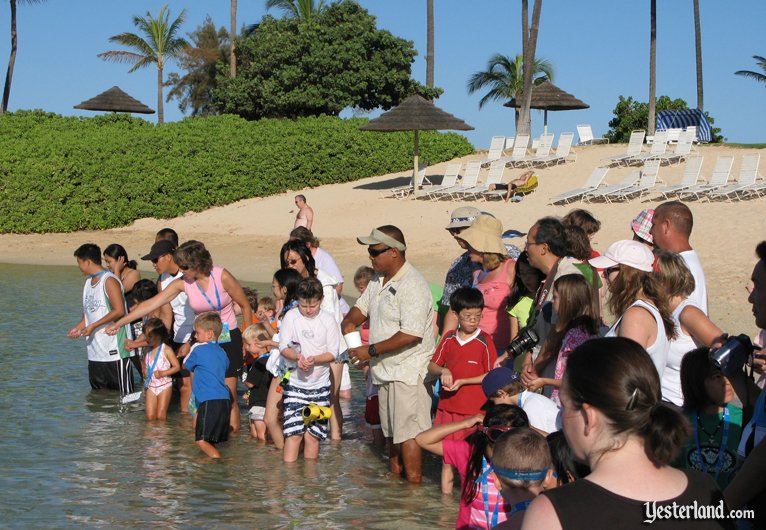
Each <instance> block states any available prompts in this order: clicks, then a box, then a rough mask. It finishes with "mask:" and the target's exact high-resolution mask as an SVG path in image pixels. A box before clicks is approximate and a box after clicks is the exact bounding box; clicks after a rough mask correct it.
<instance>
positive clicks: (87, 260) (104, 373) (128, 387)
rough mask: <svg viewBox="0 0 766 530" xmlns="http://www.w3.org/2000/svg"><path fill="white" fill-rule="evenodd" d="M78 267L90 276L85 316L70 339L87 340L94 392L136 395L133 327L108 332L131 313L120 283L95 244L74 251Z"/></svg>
mask: <svg viewBox="0 0 766 530" xmlns="http://www.w3.org/2000/svg"><path fill="white" fill-rule="evenodd" d="M74 256H75V257H76V258H77V266H78V267H79V268H80V271H81V272H82V273H83V274H84V275H85V276H86V278H87V279H86V280H85V286H84V287H83V298H82V306H83V316H82V318H81V319H80V322H78V323H77V325H76V326H75V327H73V328H72V329H70V330H69V333H68V336H69V337H70V338H73V339H75V338H78V337H86V348H87V352H88V378H89V381H90V386H91V388H93V389H94V390H98V389H102V388H108V389H112V390H119V391H120V394H122V395H125V394H129V393H130V392H133V372H132V371H131V363H130V359H129V357H130V356H131V353H130V351H129V350H128V349H127V348H126V347H125V340H126V339H129V338H131V337H130V326H123V327H122V328H120V330H119V332H118V333H117V334H116V335H114V336H110V335H107V334H106V333H105V331H104V330H105V328H106V326H107V325H108V324H111V323H112V322H115V321H116V320H119V319H120V318H122V317H123V316H125V314H126V313H127V311H126V307H125V299H124V296H123V289H122V284H121V283H120V280H119V279H118V278H117V277H116V276H115V275H114V274H112V273H111V272H108V271H106V270H104V268H103V267H102V266H101V249H100V248H99V247H98V246H97V245H94V244H92V243H86V244H84V245H81V246H80V247H79V248H78V249H77V250H75V252H74Z"/></svg>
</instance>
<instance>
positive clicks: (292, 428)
mask: <svg viewBox="0 0 766 530" xmlns="http://www.w3.org/2000/svg"><path fill="white" fill-rule="evenodd" d="M283 395H284V400H283V402H282V407H283V409H284V415H285V423H284V428H283V432H284V434H285V438H288V437H290V436H296V435H298V434H301V435H302V434H303V433H304V432H306V431H307V430H308V433H309V434H310V435H311V436H313V437H314V438H317V439H319V440H326V439H327V420H322V421H312V422H311V423H309V424H308V425H306V424H304V422H303V415H302V412H303V407H305V406H306V405H310V404H312V403H313V404H315V405H319V406H320V407H329V406H330V385H327V386H325V387H322V388H316V389H307V388H299V387H296V386H293V385H291V384H288V385H287V386H285V389H284V394H283Z"/></svg>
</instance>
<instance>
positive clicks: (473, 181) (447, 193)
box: [430, 160, 481, 200]
mask: <svg viewBox="0 0 766 530" xmlns="http://www.w3.org/2000/svg"><path fill="white" fill-rule="evenodd" d="M480 172H481V160H471V161H470V162H468V163H467V164H466V165H465V173H464V174H463V179H462V181H461V183H460V184H459V185H457V186H453V187H451V188H446V189H443V190H441V191H436V190H434V191H433V192H431V195H432V196H431V197H430V198H431V199H433V200H439V199H444V198H447V199H452V198H453V197H456V196H457V195H455V194H458V193H460V192H462V191H465V190H467V189H470V188H473V187H475V186H476V185H477V184H478V182H479V173H480Z"/></svg>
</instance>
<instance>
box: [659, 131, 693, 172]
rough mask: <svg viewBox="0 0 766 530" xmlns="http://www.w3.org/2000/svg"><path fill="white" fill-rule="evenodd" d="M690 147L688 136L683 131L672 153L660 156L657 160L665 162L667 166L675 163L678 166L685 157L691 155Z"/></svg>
mask: <svg viewBox="0 0 766 530" xmlns="http://www.w3.org/2000/svg"><path fill="white" fill-rule="evenodd" d="M692 145H693V144H692V141H691V138H690V136H689V135H688V134H687V133H686V132H685V131H682V132H681V136H680V137H679V139H678V143H677V144H676V147H675V149H674V150H673V152H672V153H665V154H662V155H660V156H658V157H657V158H658V159H659V160H660V162H667V163H668V164H670V163H671V162H676V163H677V164H680V163H681V162H682V161H684V160H686V157H687V156H689V153H691V151H692Z"/></svg>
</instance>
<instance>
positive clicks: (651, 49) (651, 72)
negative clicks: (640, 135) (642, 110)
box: [646, 0, 657, 135]
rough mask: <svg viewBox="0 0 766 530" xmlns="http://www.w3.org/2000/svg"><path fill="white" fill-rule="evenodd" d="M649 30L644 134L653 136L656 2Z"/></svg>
mask: <svg viewBox="0 0 766 530" xmlns="http://www.w3.org/2000/svg"><path fill="white" fill-rule="evenodd" d="M650 19H651V20H650V30H649V120H648V123H647V125H646V134H647V135H654V128H655V121H656V112H657V109H656V103H657V102H656V93H655V92H656V88H657V0H651V15H650Z"/></svg>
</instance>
